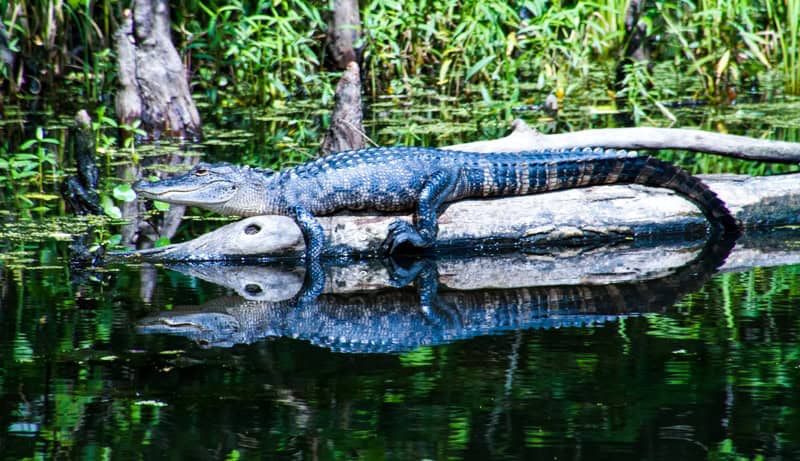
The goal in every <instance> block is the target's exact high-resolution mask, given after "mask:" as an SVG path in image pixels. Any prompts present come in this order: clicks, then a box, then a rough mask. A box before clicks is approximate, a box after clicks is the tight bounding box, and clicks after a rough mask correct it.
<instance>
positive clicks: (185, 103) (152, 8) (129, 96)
mask: <svg viewBox="0 0 800 461" xmlns="http://www.w3.org/2000/svg"><path fill="white" fill-rule="evenodd" d="M116 39H117V40H116V41H117V59H118V65H119V80H120V85H121V88H120V91H119V93H118V95H117V102H116V110H117V117H118V118H119V120H120V122H121V123H123V124H128V125H130V124H132V123H133V122H134V121H136V120H141V121H142V128H144V130H145V131H147V133H148V134H149V136H150V137H152V138H153V139H159V138H160V137H161V136H164V135H166V136H170V137H179V138H188V139H191V140H197V139H199V138H200V137H201V135H202V132H201V128H200V115H199V114H198V112H197V108H196V107H195V105H194V102H193V101H192V94H191V91H190V90H189V84H188V82H187V80H186V71H185V69H184V68H183V63H182V62H181V58H180V55H178V52H177V51H176V50H175V47H174V46H173V45H172V40H171V38H170V21H169V9H168V5H167V2H166V1H165V0H136V1H135V2H134V5H133V12H131V11H129V10H126V11H125V17H124V18H123V21H122V25H121V26H120V29H119V30H118V31H117V36H116Z"/></svg>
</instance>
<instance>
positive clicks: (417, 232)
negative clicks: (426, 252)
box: [381, 171, 456, 254]
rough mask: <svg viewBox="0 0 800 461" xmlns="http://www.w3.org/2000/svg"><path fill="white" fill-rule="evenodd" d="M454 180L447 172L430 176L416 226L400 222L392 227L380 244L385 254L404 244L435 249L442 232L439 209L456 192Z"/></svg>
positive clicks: (453, 176) (420, 199)
mask: <svg viewBox="0 0 800 461" xmlns="http://www.w3.org/2000/svg"><path fill="white" fill-rule="evenodd" d="M455 177H456V176H455V175H453V174H448V173H446V172H444V171H437V172H435V173H433V174H432V175H430V176H429V177H428V179H427V180H426V181H425V184H424V185H423V186H422V191H420V194H419V203H418V204H417V210H416V213H414V225H411V224H409V223H408V222H406V221H401V220H397V221H395V222H393V223H392V224H390V225H389V235H388V236H387V237H386V240H385V241H384V242H383V245H381V250H382V251H383V252H384V253H387V254H391V253H393V252H394V251H395V250H396V249H397V247H399V246H400V245H402V244H404V243H407V244H409V245H412V246H414V247H416V248H428V247H431V246H433V244H434V242H436V234H437V233H438V232H439V224H438V222H437V218H438V217H439V208H440V207H441V206H442V204H443V203H444V202H445V200H446V199H447V197H448V196H449V195H450V193H451V192H452V191H453V188H454V187H455Z"/></svg>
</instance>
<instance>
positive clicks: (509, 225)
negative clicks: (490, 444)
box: [143, 174, 800, 261]
mask: <svg viewBox="0 0 800 461" xmlns="http://www.w3.org/2000/svg"><path fill="white" fill-rule="evenodd" d="M702 178H703V179H704V180H705V181H706V182H707V183H708V184H709V186H710V187H711V189H712V190H714V191H715V192H716V193H717V194H718V195H719V196H720V198H721V199H722V200H723V201H724V202H725V203H727V205H728V207H729V209H730V210H731V212H732V213H733V214H734V216H735V217H736V218H737V219H738V220H739V221H740V222H741V224H742V226H743V227H745V228H747V229H764V228H775V227H779V226H790V225H796V224H798V223H800V188H799V187H798V184H800V174H791V175H783V176H771V177H748V176H739V175H706V176H703V177H702ZM400 218H401V219H406V220H410V219H411V218H410V216H408V215H406V216H402V217H400ZM395 219H397V217H395V216H360V215H336V216H323V217H320V218H319V221H320V223H321V224H322V227H323V229H324V232H325V237H326V241H327V243H328V245H329V248H328V250H327V251H328V252H329V253H333V254H338V255H344V254H377V253H378V252H379V249H380V245H381V243H382V242H383V241H384V239H385V238H386V235H387V231H388V227H389V224H391V223H392V222H393V221H394V220H395ZM705 226H706V220H705V218H704V217H703V215H702V214H701V213H700V210H699V209H697V208H696V207H695V206H694V205H692V204H691V203H690V202H688V201H686V200H685V199H683V198H682V197H680V196H678V195H676V194H674V193H672V192H671V191H668V190H665V189H654V188H645V187H641V186H601V187H594V188H587V189H573V190H567V191H560V192H552V193H548V194H539V195H529V196H521V197H510V198H503V199H497V200H465V201H461V202H456V203H453V204H451V205H450V206H448V207H447V209H446V210H445V211H444V213H443V214H442V215H441V216H440V218H439V234H438V240H437V245H439V246H441V247H448V246H449V247H454V246H455V247H458V246H465V245H468V246H470V247H472V248H475V247H478V248H491V247H507V246H510V247H522V248H528V249H531V248H537V247H540V248H541V247H551V246H558V245H562V246H563V245H575V244H589V243H592V242H596V243H599V244H602V243H607V242H610V241H621V240H625V239H629V238H632V237H637V238H645V239H658V238H663V237H665V236H669V235H672V236H676V235H679V236H682V235H691V234H694V235H699V234H702V232H703V231H704V230H705ZM303 247H304V244H303V237H302V234H301V232H300V229H299V228H298V227H297V225H296V224H295V223H294V221H293V220H292V219H291V218H288V217H285V216H272V215H269V216H254V217H251V218H246V219H243V220H241V221H238V222H235V223H231V224H228V225H226V226H223V227H221V228H219V229H217V230H216V231H213V232H210V233H208V234H205V235H202V236H200V237H198V238H196V239H194V240H192V241H189V242H185V243H181V244H175V245H170V246H167V247H163V248H159V249H157V250H153V252H150V253H148V254H146V255H143V256H147V257H148V258H150V259H154V260H173V261H175V260H194V261H200V260H220V259H242V258H245V259H246V258H249V257H255V256H257V255H262V256H287V255H294V254H298V253H301V252H302V251H303Z"/></svg>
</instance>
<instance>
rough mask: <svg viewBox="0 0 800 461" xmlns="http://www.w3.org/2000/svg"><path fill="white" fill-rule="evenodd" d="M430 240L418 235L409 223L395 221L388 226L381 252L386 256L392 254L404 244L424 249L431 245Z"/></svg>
mask: <svg viewBox="0 0 800 461" xmlns="http://www.w3.org/2000/svg"><path fill="white" fill-rule="evenodd" d="M430 240H431V239H428V238H425V236H423V235H422V234H420V233H419V231H417V229H416V228H414V226H413V225H411V224H410V223H408V222H406V221H401V220H397V221H395V222H393V223H391V224H390V225H389V235H387V236H386V240H384V241H383V244H382V245H381V252H383V253H384V254H387V255H389V254H392V253H394V252H395V251H396V250H397V248H398V247H400V246H401V245H404V244H406V245H411V246H413V247H415V248H426V247H429V246H430V245H431V242H430Z"/></svg>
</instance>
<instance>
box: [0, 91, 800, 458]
mask: <svg viewBox="0 0 800 461" xmlns="http://www.w3.org/2000/svg"><path fill="white" fill-rule="evenodd" d="M448 105H450V103H449V102H442V103H441V104H440V105H439V106H436V107H433V108H431V107H427V106H421V105H414V106H413V110H410V109H411V107H412V106H409V105H406V106H404V108H400V109H397V108H396V106H394V105H391V104H386V105H384V106H380V105H377V106H373V114H372V117H373V118H372V125H370V134H371V135H372V136H373V137H374V138H375V139H377V140H378V142H380V143H382V144H393V143H398V144H420V145H425V144H429V145H433V144H449V143H455V142H461V141H467V140H471V139H474V138H475V137H477V136H484V137H492V136H497V135H499V134H501V133H502V131H503V129H504V127H505V126H507V119H506V118H505V116H506V115H507V114H508V112H507V111H503V110H501V111H495V112H492V111H491V110H490V111H488V113H489V114H490V115H485V112H484V113H481V112H480V111H477V112H476V111H475V110H473V109H472V108H468V107H461V108H448V109H447V110H445V109H442V107H444V106H448ZM285 112H286V111H285ZM709 112H711V114H712V115H710V116H708V118H706V119H704V120H703V122H701V123H698V125H702V126H704V127H705V128H706V129H711V126H716V127H719V125H720V124H723V123H724V124H727V126H728V127H731V131H734V132H739V133H744V134H749V135H752V136H759V135H762V134H763V133H765V132H768V133H770V134H772V135H775V134H776V133H779V134H780V135H781V137H782V138H783V139H787V140H797V139H796V138H797V133H796V130H795V129H793V128H788V127H789V126H797V124H796V123H791V121H789V122H786V124H784V125H781V124H780V123H779V122H776V121H775V120H773V119H771V118H770V117H773V116H774V117H776V118H777V117H778V115H779V114H781V115H783V116H784V117H786V116H791V114H794V119H795V120H796V119H797V118H798V117H800V108H798V106H797V104H796V103H795V104H789V105H788V107H783V108H777V109H776V108H774V107H766V106H762V105H753V106H743V107H740V108H731V109H727V110H724V111H721V112H720V113H716V112H713V111H709ZM476 114H477V115H476ZM492 114H493V115H492ZM498 114H499V115H498ZM679 115H680V114H679ZM257 119H258V120H256V122H254V125H253V126H247V127H246V128H245V129H243V130H241V131H232V130H227V131H222V132H221V135H220V136H216V134H215V133H213V132H212V133H211V135H210V136H209V139H208V141H207V142H206V145H205V150H206V153H207V154H208V155H209V156H210V157H213V158H225V157H227V158H228V159H230V160H237V159H238V157H237V156H238V155H239V154H238V153H236V154H235V155H234V153H233V152H234V151H236V149H237V148H242V149H244V151H245V160H242V161H248V160H247V157H248V156H250V157H251V158H252V157H258V158H261V159H262V160H263V158H264V157H267V158H268V157H269V156H270V155H274V151H277V150H280V149H286V148H292V147H295V148H296V147H298V146H296V145H294V144H292V143H293V142H295V141H294V140H296V139H298V131H300V132H302V131H304V130H308V134H307V138H306V142H308V143H311V142H312V141H313V140H314V139H315V137H316V133H315V132H314V130H313V126H312V125H311V124H309V125H308V126H306V125H303V123H302V122H290V121H289V120H291V119H292V114H291V113H288V114H284V115H281V116H276V115H269V114H268V115H266V116H263V117H257ZM434 120H435V121H434ZM475 120H478V122H477V123H476V122H475ZM548 123H549V122H546V121H542V122H540V123H537V126H538V127H540V128H542V127H543V126H544V125H546V124H548ZM561 123H565V124H568V125H569V126H570V127H572V128H575V129H577V128H581V127H586V126H587V125H596V126H603V125H605V124H607V123H608V120H605V119H600V120H597V119H591V118H587V117H586V116H585V114H572V115H571V116H570V114H569V113H567V114H566V117H565V118H564V119H563V120H562V122H561ZM682 126H691V124H689V123H682ZM784 126H786V127H787V128H785V129H784V128H783V127H784ZM445 128H447V130H449V131H445ZM562 129H564V128H562ZM250 133H257V134H255V135H254V134H250ZM295 151H296V152H297V151H299V152H301V154H299V157H300V158H302V153H303V152H304V151H303V150H302V146H300V149H299V150H297V149H296V150H295ZM674 157H675V159H677V160H678V161H681V162H683V164H684V166H687V167H689V168H695V167H697V163H699V162H697V161H694V160H692V157H688V156H682V155H675V156H674ZM703 158H705V157H703ZM237 161H238V160H237ZM724 162H725V161H722V162H720V163H722V164H723V166H721V167H720V168H725V165H724ZM701 166H703V165H701ZM750 167H751V168H761V166H758V165H756V166H752V165H751V166H750ZM743 168H748V167H747V166H745V167H743ZM771 168H772V167H767V168H766V169H767V170H768V171H769V169H771ZM768 171H767V172H768ZM4 216H5V218H4V228H3V233H4V235H3V240H5V243H4V244H3V245H4V246H3V249H4V251H5V253H4V254H3V258H2V260H0V261H2V265H0V301H1V308H0V392H2V406H0V458H2V459H24V458H30V459H34V458H37V459H38V458H57V457H64V458H81V459H98V458H99V459H108V458H111V459H127V458H141V459H161V458H172V459H231V460H234V459H251V458H257V459H263V458H265V459H333V458H336V459H450V458H452V459H459V458H470V459H740V458H741V459H761V458H763V459H798V458H800V312H798V306H800V265H797V263H796V261H797V260H798V259H800V258H798V257H796V256H793V255H797V254H798V253H800V243H799V242H800V234H798V231H797V230H792V229H786V230H783V231H781V232H780V233H771V234H768V235H766V236H760V237H758V238H754V239H751V240H750V241H749V243H748V245H750V247H743V246H739V247H738V249H739V250H740V251H741V250H743V249H744V250H747V249H748V248H756V249H758V251H761V252H762V254H763V255H765V256H763V258H762V259H761V261H763V263H762V264H761V266H763V267H757V268H737V267H736V266H735V262H732V261H728V262H727V263H724V264H725V265H723V266H722V268H721V271H720V272H715V271H712V269H713V268H714V267H716V266H717V265H719V264H720V263H722V262H721V261H714V260H713V258H712V260H711V261H710V262H707V261H706V259H704V258H705V257H702V258H701V257H700V256H699V255H700V253H701V251H700V250H699V249H698V247H697V245H696V242H695V243H693V244H692V245H689V244H688V243H687V244H685V245H684V244H683V243H680V242H679V243H678V244H675V242H670V243H669V244H667V243H663V244H659V245H643V246H641V247H632V248H628V247H612V248H606V249H602V248H601V249H583V250H574V251H573V252H572V253H569V254H568V255H567V256H564V255H561V256H560V257H559V258H557V259H556V258H554V257H553V256H552V255H550V254H547V253H545V254H538V253H529V254H514V255H509V256H508V257H507V260H508V262H507V264H506V265H505V266H503V265H496V266H492V265H490V264H488V263H485V262H482V261H481V260H480V259H478V257H474V258H473V257H462V258H454V257H440V258H438V259H436V260H433V261H428V262H426V264H427V266H426V267H427V269H431V268H434V269H435V270H436V272H438V275H439V279H440V280H441V281H442V282H441V286H440V287H439V290H438V294H437V296H436V298H437V303H436V307H437V308H436V309H434V310H433V311H432V312H431V313H425V312H423V311H422V309H421V308H420V305H419V293H418V292H417V290H415V289H412V288H391V287H388V286H383V287H382V288H381V289H380V290H373V291H372V292H368V293H366V294H365V293H360V292H355V293H331V292H330V291H331V290H336V289H337V287H338V289H339V290H340V291H342V290H345V289H344V288H342V287H347V286H349V285H347V283H345V282H342V281H343V280H351V279H345V278H344V277H345V276H346V275H347V274H348V273H349V274H350V275H349V276H350V277H353V275H352V274H356V275H355V277H356V279H361V280H363V279H364V278H369V279H370V280H371V281H373V282H374V281H375V280H378V281H384V282H385V280H386V266H385V265H384V264H383V263H376V264H377V265H371V266H369V265H368V266H369V267H363V268H362V267H356V266H344V267H339V268H336V267H332V268H328V269H327V271H328V272H327V273H328V285H327V290H328V292H325V293H323V294H321V295H320V296H319V297H317V298H314V299H313V300H312V301H311V302H309V303H308V304H307V305H304V306H301V308H300V309H298V308H297V307H298V306H297V305H295V304H292V303H293V301H291V300H289V301H288V302H287V301H286V300H283V299H278V300H266V301H265V300H263V299H261V294H262V293H269V291H268V290H266V289H265V288H264V287H265V286H267V285H268V284H267V283H266V281H268V280H273V281H276V282H274V283H273V285H277V286H279V287H281V288H282V289H283V290H285V291H286V290H288V291H292V290H291V289H289V288H292V287H295V286H297V287H299V285H300V284H301V283H302V278H303V277H302V272H300V271H298V270H296V269H295V268H292V267H267V266H259V267H256V268H252V267H247V266H244V267H241V266H227V267H226V266H223V267H220V266H216V267H213V268H211V269H209V268H208V267H203V266H184V267H174V268H171V269H170V268H166V267H161V266H156V267H152V266H147V265H120V264H117V265H111V266H108V267H105V268H102V269H101V270H99V271H96V272H91V273H82V272H80V271H75V270H73V269H71V268H70V266H69V265H68V264H67V256H68V252H67V249H66V245H65V244H64V243H63V241H61V240H64V239H66V238H67V237H68V236H69V234H70V233H72V232H75V233H79V232H80V228H81V227H82V226H85V225H87V223H83V222H82V221H76V220H70V219H64V218H59V219H52V218H48V219H46V220H45V221H46V227H44V228H45V229H46V232H42V228H43V226H45V223H44V222H43V221H42V220H38V219H32V220H29V221H26V220H22V219H17V218H15V217H14V215H13V213H12V214H6V215H4ZM204 226H205V227H204ZM216 226H217V223H216V222H210V223H209V222H207V221H202V220H201V221H190V222H189V224H188V226H186V227H188V230H184V231H183V232H184V234H187V235H181V236H180V237H179V238H177V239H176V240H180V239H182V238H185V237H189V236H192V235H196V234H197V233H199V232H200V231H202V229H205V228H213V227H216ZM186 227H185V229H186ZM198 228H199V229H200V230H199V229H198ZM670 245H671V246H670ZM684 246H686V247H685V248H684ZM667 250H669V251H671V252H672V253H670V254H673V255H677V256H678V257H677V258H672V259H670V258H665V257H664V254H665V253H664V252H665V251H667ZM630 251H641V252H644V253H642V254H643V255H645V256H643V257H642V259H645V260H650V261H654V262H656V263H666V262H667V261H669V262H675V261H679V262H680V264H674V266H673V267H662V268H661V270H660V271H657V273H654V274H650V275H649V276H648V277H645V278H644V279H642V280H639V279H636V280H631V279H625V273H624V272H625V271H619V273H610V274H609V273H607V272H603V273H601V274H593V275H595V276H604V277H608V279H609V280H608V281H607V283H601V284H591V285H584V284H577V283H575V282H574V281H573V283H572V284H570V285H564V281H563V279H562V280H561V281H559V279H558V278H557V277H556V276H555V275H553V273H554V272H556V271H554V270H553V268H554V267H555V268H561V269H562V270H563V268H564V266H565V265H566V264H573V266H571V267H574V268H575V269H574V272H575V273H576V274H577V273H579V271H584V272H581V273H586V274H589V275H592V270H593V268H596V267H597V264H599V262H601V261H608V258H611V257H613V256H614V254H616V253H619V252H630ZM733 251H734V252H736V251H737V248H734V249H733ZM647 252H652V253H647ZM649 254H651V256H649V257H647V256H646V255H649ZM787 255H788V256H787ZM582 258H585V259H582ZM492 259H493V260H494V261H497V260H499V259H501V258H500V256H499V255H495V256H494V257H492ZM657 265H658V264H657ZM476 266H477V267H479V268H481V270H482V272H478V273H470V272H469V271H470V270H474V269H472V268H474V267H476ZM528 266H533V269H531V271H530V273H526V274H527V275H526V278H522V280H521V281H519V280H517V278H515V277H512V276H511V275H514V276H517V275H519V274H520V273H523V272H524V271H523V269H525V270H528V269H529V267H528ZM348 269H353V270H349V271H348ZM490 269H492V270H496V271H498V273H499V275H498V276H497V278H499V279H501V280H506V281H507V282H508V283H509V285H513V286H508V287H505V288H503V289H486V288H480V287H475V286H461V287H459V286H457V283H456V281H455V280H456V279H458V278H459V276H461V278H462V279H464V280H466V282H467V285H469V283H468V282H470V281H475V280H477V279H480V278H481V277H484V276H485V273H486V271H489V270H490ZM537 270H538V272H537ZM571 270H572V269H571ZM337 271H338V272H337ZM337 274H339V275H337ZM448 277H449V278H448ZM511 279H514V280H515V281H517V283H513V284H512V283H511V281H510V280H511ZM214 282H216V283H214ZM337 282H339V283H337ZM381 283H383V282H381ZM387 283H388V282H387ZM257 303H266V305H267V306H268V308H267V309H256V310H257V311H258V312H259V313H260V314H261V315H262V317H260V318H256V319H253V320H252V321H250V322H249V323H248V322H247V321H244V320H243V319H245V316H240V317H236V314H237V313H238V312H244V311H246V309H247V308H248V307H252V306H253V305H257ZM198 314H199V315H198ZM251 318H252V317H251ZM198 325H200V326H202V327H198ZM156 327H159V328H160V330H159V328H156ZM245 327H247V328H245ZM165 330H171V331H170V333H171V334H162V333H163V332H164V331H165Z"/></svg>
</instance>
